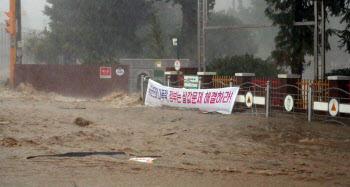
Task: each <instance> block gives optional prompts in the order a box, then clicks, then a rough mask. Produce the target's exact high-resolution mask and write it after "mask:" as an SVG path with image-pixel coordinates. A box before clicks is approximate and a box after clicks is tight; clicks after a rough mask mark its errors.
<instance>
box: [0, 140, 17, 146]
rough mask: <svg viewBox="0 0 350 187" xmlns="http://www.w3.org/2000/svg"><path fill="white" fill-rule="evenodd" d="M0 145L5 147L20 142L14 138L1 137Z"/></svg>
mask: <svg viewBox="0 0 350 187" xmlns="http://www.w3.org/2000/svg"><path fill="white" fill-rule="evenodd" d="M1 145H3V146H5V147H15V146H20V144H19V143H18V142H17V140H16V139H14V138H4V139H2V140H1Z"/></svg>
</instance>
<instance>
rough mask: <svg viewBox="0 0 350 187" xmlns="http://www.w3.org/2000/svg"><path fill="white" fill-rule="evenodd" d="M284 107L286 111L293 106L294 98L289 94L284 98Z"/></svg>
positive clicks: (290, 109)
mask: <svg viewBox="0 0 350 187" xmlns="http://www.w3.org/2000/svg"><path fill="white" fill-rule="evenodd" d="M284 108H285V109H286V111H288V112H291V111H292V110H293V108H294V99H293V97H292V96H291V95H287V96H286V98H284Z"/></svg>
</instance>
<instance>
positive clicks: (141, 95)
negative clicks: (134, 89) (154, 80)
mask: <svg viewBox="0 0 350 187" xmlns="http://www.w3.org/2000/svg"><path fill="white" fill-rule="evenodd" d="M143 97H144V96H143V75H141V99H142V101H144V98H143Z"/></svg>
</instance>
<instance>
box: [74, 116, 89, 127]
mask: <svg viewBox="0 0 350 187" xmlns="http://www.w3.org/2000/svg"><path fill="white" fill-rule="evenodd" d="M74 123H75V124H76V125H78V126H80V127H86V126H89V125H90V124H92V122H91V121H89V120H86V119H84V118H81V117H77V118H76V119H75V121H74Z"/></svg>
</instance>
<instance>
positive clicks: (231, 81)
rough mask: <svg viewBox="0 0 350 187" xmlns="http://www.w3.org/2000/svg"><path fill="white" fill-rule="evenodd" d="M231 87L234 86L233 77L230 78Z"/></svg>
mask: <svg viewBox="0 0 350 187" xmlns="http://www.w3.org/2000/svg"><path fill="white" fill-rule="evenodd" d="M230 87H233V78H231V79H230Z"/></svg>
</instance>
